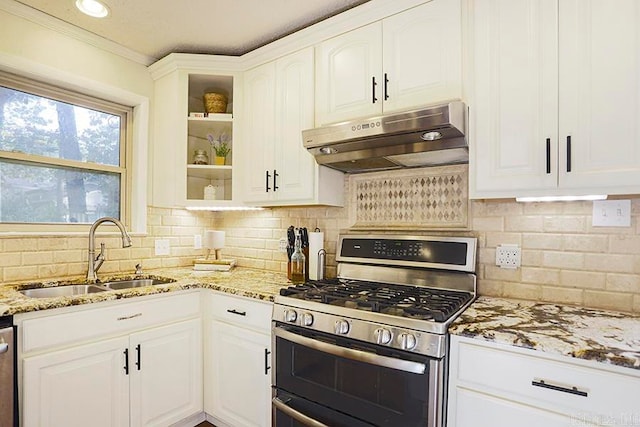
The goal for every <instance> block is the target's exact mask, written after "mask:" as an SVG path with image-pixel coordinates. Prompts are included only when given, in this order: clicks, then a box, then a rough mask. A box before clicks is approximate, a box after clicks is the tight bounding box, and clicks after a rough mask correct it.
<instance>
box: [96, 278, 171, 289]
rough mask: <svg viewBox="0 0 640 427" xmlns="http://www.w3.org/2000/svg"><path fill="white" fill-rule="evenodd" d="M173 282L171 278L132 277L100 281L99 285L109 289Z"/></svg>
mask: <svg viewBox="0 0 640 427" xmlns="http://www.w3.org/2000/svg"><path fill="white" fill-rule="evenodd" d="M171 282H175V280H172V279H133V280H113V281H111V282H105V283H101V284H100V285H101V286H104V287H105V288H108V289H111V290H118V289H131V288H141V287H143V286H153V285H164V284H166V283H171Z"/></svg>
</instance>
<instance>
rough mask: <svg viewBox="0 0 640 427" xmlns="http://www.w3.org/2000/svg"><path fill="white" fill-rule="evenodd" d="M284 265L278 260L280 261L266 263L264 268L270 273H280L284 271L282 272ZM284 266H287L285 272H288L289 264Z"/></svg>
mask: <svg viewBox="0 0 640 427" xmlns="http://www.w3.org/2000/svg"><path fill="white" fill-rule="evenodd" d="M282 264H283V262H282V261H281V260H278V261H265V262H264V268H265V269H266V270H269V271H278V272H279V271H282V270H281V268H282ZM284 265H285V268H284V271H285V272H286V271H287V267H286V265H287V264H286V263H284Z"/></svg>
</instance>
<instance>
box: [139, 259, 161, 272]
mask: <svg viewBox="0 0 640 427" xmlns="http://www.w3.org/2000/svg"><path fill="white" fill-rule="evenodd" d="M156 268H162V259H160V258H150V259H144V260H142V270H143V271H147V270H153V269H156Z"/></svg>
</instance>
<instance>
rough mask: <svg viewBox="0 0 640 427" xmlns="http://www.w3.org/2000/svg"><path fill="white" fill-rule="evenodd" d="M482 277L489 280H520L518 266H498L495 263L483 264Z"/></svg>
mask: <svg viewBox="0 0 640 427" xmlns="http://www.w3.org/2000/svg"><path fill="white" fill-rule="evenodd" d="M484 268H485V270H484V278H485V279H489V280H502V281H508V282H519V281H520V269H519V268H513V269H511V268H500V267H498V266H496V265H485V267H484Z"/></svg>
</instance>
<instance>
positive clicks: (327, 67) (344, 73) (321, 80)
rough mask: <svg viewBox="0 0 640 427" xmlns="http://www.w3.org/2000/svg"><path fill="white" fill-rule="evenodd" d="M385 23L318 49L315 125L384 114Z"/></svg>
mask: <svg viewBox="0 0 640 427" xmlns="http://www.w3.org/2000/svg"><path fill="white" fill-rule="evenodd" d="M381 74H382V24H381V23H380V22H375V23H373V24H369V25H367V26H365V27H362V28H359V29H357V30H354V31H350V32H348V33H346V34H343V35H341V36H338V37H334V38H332V39H329V40H327V41H325V42H323V43H320V44H319V45H318V46H317V47H316V114H315V117H316V120H315V122H316V123H315V124H316V126H321V125H325V124H328V123H334V122H339V121H343V120H349V119H355V118H357V117H362V116H370V115H374V114H379V113H381V112H382V89H383V83H384V82H383V81H382V76H381Z"/></svg>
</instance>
